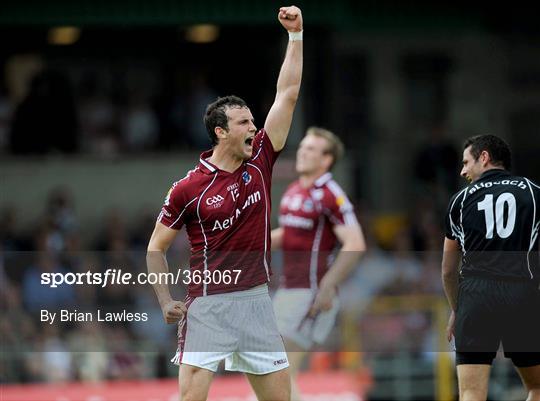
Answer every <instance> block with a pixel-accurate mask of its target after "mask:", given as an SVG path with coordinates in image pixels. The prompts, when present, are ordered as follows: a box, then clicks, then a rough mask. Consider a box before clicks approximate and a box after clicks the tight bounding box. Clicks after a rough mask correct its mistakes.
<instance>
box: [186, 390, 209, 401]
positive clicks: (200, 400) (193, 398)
mask: <svg viewBox="0 0 540 401" xmlns="http://www.w3.org/2000/svg"><path fill="white" fill-rule="evenodd" d="M205 400H206V397H205V396H204V395H203V394H199V393H198V392H197V391H193V390H190V389H186V390H181V391H180V401H205Z"/></svg>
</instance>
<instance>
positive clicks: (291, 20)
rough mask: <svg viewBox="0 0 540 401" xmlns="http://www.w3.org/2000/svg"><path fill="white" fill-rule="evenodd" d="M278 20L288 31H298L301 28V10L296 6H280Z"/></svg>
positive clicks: (302, 26)
mask: <svg viewBox="0 0 540 401" xmlns="http://www.w3.org/2000/svg"><path fill="white" fill-rule="evenodd" d="M278 20H279V22H280V23H281V25H283V28H285V29H286V30H287V31H289V32H300V31H301V30H302V29H303V28H304V25H303V21H302V11H300V9H299V8H298V7H296V6H290V7H281V8H280V9H279V12H278Z"/></svg>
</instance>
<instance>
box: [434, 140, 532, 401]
mask: <svg viewBox="0 0 540 401" xmlns="http://www.w3.org/2000/svg"><path fill="white" fill-rule="evenodd" d="M510 161H511V157H510V148H509V147H508V145H507V144H506V143H505V142H504V141H503V140H502V139H500V138H498V137H496V136H494V135H481V136H475V137H472V138H469V139H468V140H467V141H466V142H465V144H464V149H463V169H462V170H461V175H462V176H463V177H464V178H466V179H467V180H468V181H469V182H470V184H469V185H468V186H467V187H465V188H464V189H462V190H461V191H459V192H458V193H457V194H456V195H454V196H453V198H452V199H451V200H450V205H449V208H448V213H447V216H446V238H445V240H444V256H443V262H442V277H443V284H444V289H445V292H446V296H447V298H448V301H449V303H450V307H451V308H452V313H451V316H450V320H449V324H448V332H447V336H448V341H450V340H451V338H452V336H453V335H455V342H456V364H457V375H458V382H459V399H460V400H461V401H482V400H486V398H487V392H488V382H489V372H490V368H491V363H492V361H493V358H494V357H495V355H496V352H497V350H498V348H499V344H500V343H502V346H503V348H504V351H505V352H504V354H505V356H506V357H508V358H511V359H512V362H513V363H514V365H515V366H516V368H517V370H518V372H519V374H520V375H521V378H522V380H523V383H524V385H525V387H526V388H527V390H528V392H529V395H528V398H527V400H528V401H533V400H536V401H538V400H540V318H539V316H540V288H539V283H540V268H539V266H538V245H539V244H538V231H539V227H540V187H539V186H538V185H536V184H535V183H533V182H532V181H531V180H529V179H527V178H525V177H520V176H516V175H513V174H511V173H510V172H509V171H508V170H509V169H510ZM460 260H461V268H460V269H459V270H458V266H459V264H460Z"/></svg>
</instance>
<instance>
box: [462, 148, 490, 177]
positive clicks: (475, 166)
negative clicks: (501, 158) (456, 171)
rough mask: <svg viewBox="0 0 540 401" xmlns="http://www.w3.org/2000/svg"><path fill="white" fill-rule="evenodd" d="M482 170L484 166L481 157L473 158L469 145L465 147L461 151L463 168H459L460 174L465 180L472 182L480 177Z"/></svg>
mask: <svg viewBox="0 0 540 401" xmlns="http://www.w3.org/2000/svg"><path fill="white" fill-rule="evenodd" d="M483 172H484V168H483V165H482V161H481V157H479V158H478V159H477V160H475V159H474V157H473V155H472V154H471V147H470V146H469V147H467V148H465V150H464V151H463V168H462V169H461V176H462V177H463V178H465V179H466V180H467V181H469V182H473V181H476V180H477V179H478V178H480V176H481V175H482V173H483Z"/></svg>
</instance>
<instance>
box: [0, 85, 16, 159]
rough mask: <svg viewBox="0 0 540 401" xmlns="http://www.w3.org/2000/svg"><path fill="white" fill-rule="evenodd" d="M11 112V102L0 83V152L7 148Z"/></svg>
mask: <svg viewBox="0 0 540 401" xmlns="http://www.w3.org/2000/svg"><path fill="white" fill-rule="evenodd" d="M12 113H13V107H12V104H11V102H10V101H9V99H8V97H7V96H6V93H5V90H4V89H2V87H1V83H0V154H1V153H4V152H5V151H6V150H7V148H8V144H9V127H10V126H11V117H12Z"/></svg>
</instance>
